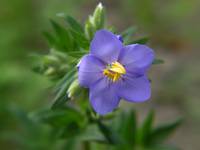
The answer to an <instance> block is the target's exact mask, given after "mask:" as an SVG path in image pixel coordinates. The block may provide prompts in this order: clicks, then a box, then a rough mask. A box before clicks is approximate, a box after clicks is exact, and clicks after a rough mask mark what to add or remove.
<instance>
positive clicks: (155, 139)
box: [148, 119, 182, 144]
mask: <svg viewBox="0 0 200 150" xmlns="http://www.w3.org/2000/svg"><path fill="white" fill-rule="evenodd" d="M181 123H182V119H178V120H176V121H175V122H172V123H169V124H165V125H162V126H159V127H157V128H155V129H154V130H152V132H151V134H150V137H149V139H148V142H149V144H155V143H161V142H163V141H164V140H165V139H166V138H167V137H169V135H170V134H172V132H173V131H174V130H175V129H176V128H177V127H178V126H180V124H181Z"/></svg>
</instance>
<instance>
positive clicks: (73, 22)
mask: <svg viewBox="0 0 200 150" xmlns="http://www.w3.org/2000/svg"><path fill="white" fill-rule="evenodd" d="M66 21H67V22H68V24H69V25H70V27H71V28H72V29H73V30H74V31H77V32H80V33H83V32H84V30H83V27H82V25H81V24H80V23H79V22H77V21H76V20H75V19H74V18H73V17H71V16H67V17H66Z"/></svg>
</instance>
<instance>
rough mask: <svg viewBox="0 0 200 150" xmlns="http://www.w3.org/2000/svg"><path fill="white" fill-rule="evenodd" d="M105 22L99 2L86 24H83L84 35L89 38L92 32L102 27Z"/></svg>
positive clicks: (92, 34) (103, 11) (103, 12)
mask: <svg viewBox="0 0 200 150" xmlns="http://www.w3.org/2000/svg"><path fill="white" fill-rule="evenodd" d="M104 24H105V10H104V8H103V6H102V4H101V3H99V4H98V5H97V7H96V8H95V10H94V13H93V15H92V16H89V18H88V20H87V22H86V24H85V35H86V37H87V38H88V39H89V40H91V39H92V38H93V36H94V33H95V32H96V31H97V30H99V29H102V28H104Z"/></svg>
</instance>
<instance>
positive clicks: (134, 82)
mask: <svg viewBox="0 0 200 150" xmlns="http://www.w3.org/2000/svg"><path fill="white" fill-rule="evenodd" d="M118 86H119V87H118V91H117V93H118V96H120V97H121V98H123V99H125V100H127V101H131V102H143V101H146V100H148V99H149V98H150V96H151V87H150V82H149V80H148V79H147V77H146V76H141V77H138V78H132V77H129V76H125V77H124V79H123V80H121V81H120V82H119V83H118Z"/></svg>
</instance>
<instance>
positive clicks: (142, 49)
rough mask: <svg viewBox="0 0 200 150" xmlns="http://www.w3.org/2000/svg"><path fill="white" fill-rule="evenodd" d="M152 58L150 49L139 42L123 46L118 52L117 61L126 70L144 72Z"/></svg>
mask: <svg viewBox="0 0 200 150" xmlns="http://www.w3.org/2000/svg"><path fill="white" fill-rule="evenodd" d="M153 60H154V52H153V50H152V49H150V48H149V47H147V46H145V45H141V44H132V45H128V46H125V47H124V48H123V49H122V50H121V53H120V56H119V62H120V63H122V64H123V65H124V66H125V68H126V70H127V71H128V72H132V73H139V74H144V72H145V71H146V70H147V69H148V68H149V66H150V65H151V64H152V62H153Z"/></svg>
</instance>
